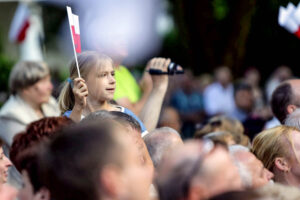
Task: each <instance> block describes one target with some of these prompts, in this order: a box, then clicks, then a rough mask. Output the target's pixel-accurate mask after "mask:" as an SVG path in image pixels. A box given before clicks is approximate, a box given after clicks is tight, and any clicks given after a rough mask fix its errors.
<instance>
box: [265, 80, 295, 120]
mask: <svg viewBox="0 0 300 200" xmlns="http://www.w3.org/2000/svg"><path fill="white" fill-rule="evenodd" d="M271 107H272V111H273V113H274V115H275V117H276V118H277V119H278V120H279V121H280V122H281V123H282V124H284V121H285V119H286V117H287V115H288V114H291V113H292V112H294V111H295V110H296V109H297V108H300V79H291V80H287V81H284V82H282V83H281V84H280V85H279V86H277V88H276V89H275V90H274V92H273V94H272V98H271Z"/></svg>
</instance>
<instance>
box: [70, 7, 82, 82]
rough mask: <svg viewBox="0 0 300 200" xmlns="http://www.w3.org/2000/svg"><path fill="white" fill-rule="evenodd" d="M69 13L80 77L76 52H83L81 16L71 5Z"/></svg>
mask: <svg viewBox="0 0 300 200" xmlns="http://www.w3.org/2000/svg"><path fill="white" fill-rule="evenodd" d="M67 13H68V19H69V26H70V32H71V38H72V44H73V50H74V56H75V62H76V66H77V72H78V77H79V78H80V77H81V76H80V71H79V66H78V60H77V54H76V53H81V44H80V28H79V17H78V15H74V14H73V13H72V9H71V7H69V6H67Z"/></svg>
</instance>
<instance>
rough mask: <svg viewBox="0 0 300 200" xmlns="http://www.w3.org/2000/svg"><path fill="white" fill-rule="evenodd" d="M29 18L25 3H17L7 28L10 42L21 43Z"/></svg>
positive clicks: (28, 24) (24, 36)
mask: <svg viewBox="0 0 300 200" xmlns="http://www.w3.org/2000/svg"><path fill="white" fill-rule="evenodd" d="M29 18H30V11H29V8H28V6H27V4H24V3H21V4H19V5H18V8H17V10H16V14H15V16H14V18H13V20H12V23H11V26H10V30H9V40H10V41H11V42H16V43H22V42H23V41H24V40H25V38H26V32H27V30H28V28H29V26H30V22H29Z"/></svg>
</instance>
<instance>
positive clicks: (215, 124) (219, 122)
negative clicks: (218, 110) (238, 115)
mask: <svg viewBox="0 0 300 200" xmlns="http://www.w3.org/2000/svg"><path fill="white" fill-rule="evenodd" d="M215 131H225V132H229V133H231V134H232V136H233V138H234V141H235V142H236V144H241V143H243V140H244V137H246V136H245V135H244V127H243V125H242V123H241V122H240V121H238V120H235V119H231V118H229V117H226V116H216V117H213V118H211V119H210V120H209V121H208V124H207V125H205V126H204V127H203V128H202V129H200V130H199V131H197V132H196V133H195V137H196V138H197V137H198V138H199V137H200V138H201V137H203V136H204V135H206V134H208V133H211V132H215Z"/></svg>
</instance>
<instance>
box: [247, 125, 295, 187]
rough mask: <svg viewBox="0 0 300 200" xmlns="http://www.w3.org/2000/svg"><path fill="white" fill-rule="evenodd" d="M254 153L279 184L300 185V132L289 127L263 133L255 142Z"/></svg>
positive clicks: (278, 127) (280, 127)
mask: <svg viewBox="0 0 300 200" xmlns="http://www.w3.org/2000/svg"><path fill="white" fill-rule="evenodd" d="M252 151H253V153H254V154H255V155H256V157H257V158H258V159H260V160H261V161H262V162H263V164H264V166H265V167H266V168H267V169H268V170H270V171H271V172H273V173H274V180H275V181H276V182H279V183H283V184H287V185H294V186H298V185H299V184H300V162H299V158H300V157H299V156H300V132H299V130H298V129H296V128H293V127H287V126H277V127H275V128H272V129H268V130H265V131H262V132H261V133H259V134H258V135H257V136H255V138H254V140H253V148H252Z"/></svg>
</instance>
